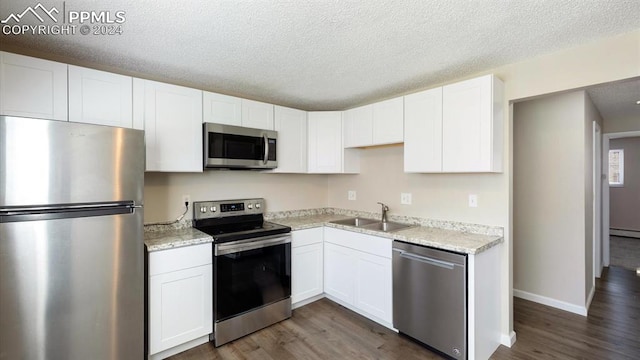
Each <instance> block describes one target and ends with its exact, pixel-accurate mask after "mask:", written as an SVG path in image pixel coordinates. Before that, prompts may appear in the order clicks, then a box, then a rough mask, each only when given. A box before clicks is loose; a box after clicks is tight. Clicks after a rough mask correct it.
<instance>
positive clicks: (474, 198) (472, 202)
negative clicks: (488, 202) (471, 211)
mask: <svg viewBox="0 0 640 360" xmlns="http://www.w3.org/2000/svg"><path fill="white" fill-rule="evenodd" d="M469 207H478V195H476V194H469Z"/></svg>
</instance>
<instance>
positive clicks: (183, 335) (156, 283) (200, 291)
mask: <svg viewBox="0 0 640 360" xmlns="http://www.w3.org/2000/svg"><path fill="white" fill-rule="evenodd" d="M211 271H212V267H211V265H210V264H209V265H205V266H198V267H194V268H190V269H185V270H179V271H174V272H170V273H165V274H160V275H155V276H151V277H150V278H149V353H150V354H155V353H158V352H160V351H164V350H166V349H169V348H172V347H174V346H177V345H180V344H183V343H186V342H188V341H191V340H195V339H197V338H199V337H202V336H206V335H207V334H210V333H211V332H213V282H212V276H211V274H212V272H211Z"/></svg>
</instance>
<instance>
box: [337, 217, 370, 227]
mask: <svg viewBox="0 0 640 360" xmlns="http://www.w3.org/2000/svg"><path fill="white" fill-rule="evenodd" d="M379 222H380V221H379V220H374V219H365V218H357V217H356V218H350V219H344V220H335V221H331V223H333V224H338V225H346V226H355V227H363V226H365V225H368V224H374V223H379Z"/></svg>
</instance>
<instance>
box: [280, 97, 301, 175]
mask: <svg viewBox="0 0 640 360" xmlns="http://www.w3.org/2000/svg"><path fill="white" fill-rule="evenodd" d="M274 121H275V130H276V131H277V132H278V142H277V147H276V151H277V153H276V159H277V160H278V167H277V168H276V169H274V170H273V171H272V172H274V173H306V172H307V112H306V111H302V110H297V109H290V108H286V107H282V106H276V107H275V120H274Z"/></svg>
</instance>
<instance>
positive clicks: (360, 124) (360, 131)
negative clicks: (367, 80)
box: [343, 105, 373, 148]
mask: <svg viewBox="0 0 640 360" xmlns="http://www.w3.org/2000/svg"><path fill="white" fill-rule="evenodd" d="M343 116H344V147H346V148H350V147H359V146H370V145H371V144H373V105H365V106H361V107H357V108H354V109H349V110H346V111H344V112H343Z"/></svg>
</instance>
